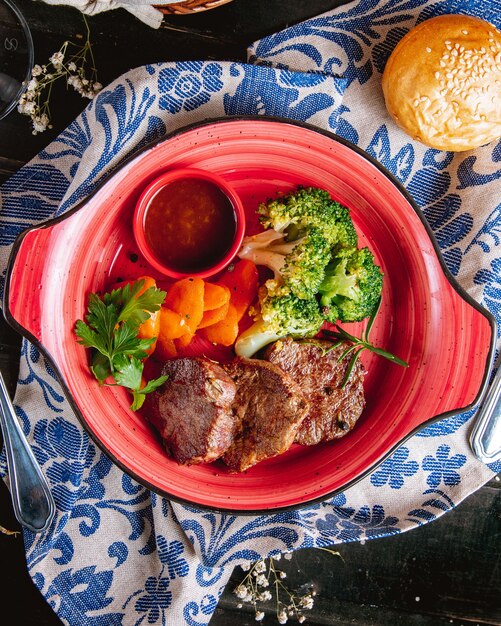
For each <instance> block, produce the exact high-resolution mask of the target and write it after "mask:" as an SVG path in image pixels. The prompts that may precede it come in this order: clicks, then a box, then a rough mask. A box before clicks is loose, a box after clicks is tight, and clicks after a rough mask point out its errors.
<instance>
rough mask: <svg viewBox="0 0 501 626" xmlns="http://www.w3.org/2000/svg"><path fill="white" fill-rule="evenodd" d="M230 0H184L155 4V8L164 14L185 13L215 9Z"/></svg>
mask: <svg viewBox="0 0 501 626" xmlns="http://www.w3.org/2000/svg"><path fill="white" fill-rule="evenodd" d="M231 1H232V0H185V2H176V3H174V4H160V5H156V8H157V9H159V10H160V11H161V12H162V13H165V14H166V15H171V14H175V15H185V14H188V13H199V12H200V11H208V10H209V9H215V8H216V7H220V6H221V5H223V4H227V3H228V2H231Z"/></svg>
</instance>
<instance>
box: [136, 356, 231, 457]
mask: <svg viewBox="0 0 501 626" xmlns="http://www.w3.org/2000/svg"><path fill="white" fill-rule="evenodd" d="M162 374H164V375H166V376H168V379H167V381H166V382H165V383H164V384H163V385H162V386H161V387H160V388H159V389H157V390H156V391H154V392H153V393H151V394H148V395H147V396H146V401H145V404H144V414H145V416H146V418H147V419H148V420H149V421H150V422H151V423H152V424H153V426H155V428H156V429H157V430H158V432H159V434H160V437H161V439H162V442H163V444H164V447H165V449H166V450H167V452H168V453H169V454H170V455H171V456H172V457H173V458H174V459H175V460H176V461H177V462H178V463H180V464H181V465H193V464H198V463H210V462H211V461H215V460H216V459H218V458H219V457H220V456H221V455H222V454H223V453H224V451H225V450H226V449H227V448H228V446H229V445H230V444H231V443H232V441H233V435H234V431H235V427H236V422H235V416H234V414H233V411H232V409H231V405H232V402H233V399H234V397H235V392H236V386H235V383H234V382H233V380H232V379H231V378H230V377H229V376H228V374H227V373H226V372H225V371H224V370H223V368H222V367H220V366H219V365H217V364H216V363H214V362H212V361H209V360H208V359H203V358H180V359H172V360H170V361H167V362H166V363H165V365H164V367H163V369H162Z"/></svg>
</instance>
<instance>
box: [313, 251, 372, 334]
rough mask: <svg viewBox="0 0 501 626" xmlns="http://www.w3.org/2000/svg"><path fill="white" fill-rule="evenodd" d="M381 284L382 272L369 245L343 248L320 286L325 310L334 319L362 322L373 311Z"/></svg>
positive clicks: (328, 317)
mask: <svg viewBox="0 0 501 626" xmlns="http://www.w3.org/2000/svg"><path fill="white" fill-rule="evenodd" d="M382 288H383V274H382V273H381V268H380V267H379V266H378V265H376V264H375V263H374V256H373V254H372V252H371V251H370V250H369V248H361V249H357V248H343V249H340V250H339V251H338V252H337V254H336V256H334V257H333V259H332V261H331V262H330V263H329V265H328V266H327V269H326V273H325V278H324V280H323V281H322V284H321V285H320V287H319V293H320V305H321V307H322V312H323V314H324V316H325V318H326V319H327V320H328V321H331V322H336V321H341V322H359V321H361V320H363V319H365V318H366V317H369V316H370V315H371V313H372V312H373V310H374V307H375V306H376V304H377V302H378V300H379V298H380V296H381V291H382Z"/></svg>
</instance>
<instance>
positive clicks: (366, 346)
mask: <svg viewBox="0 0 501 626" xmlns="http://www.w3.org/2000/svg"><path fill="white" fill-rule="evenodd" d="M380 307H381V298H379V301H378V303H377V306H375V307H374V311H373V312H372V315H371V316H370V318H369V320H368V322H367V326H366V327H365V330H364V331H363V333H362V337H355V335H352V334H350V333H349V332H347V331H346V330H344V328H341V326H339V325H338V324H335V328H336V330H335V331H333V330H329V329H327V328H325V329H324V330H322V333H323V334H324V335H325V336H326V337H327V338H328V339H330V340H331V341H333V343H332V346H330V347H329V348H327V350H325V352H326V353H327V352H329V351H330V350H334V349H335V348H337V347H339V346H340V345H341V344H343V343H345V342H348V343H350V344H351V345H349V346H348V347H347V348H346V349H345V350H343V352H342V353H341V354H340V356H339V358H338V362H341V361H342V360H343V359H344V358H346V357H347V356H348V355H349V354H351V359H350V362H349V364H348V367H347V369H346V373H345V376H344V379H343V382H342V384H341V389H342V388H343V387H345V385H346V383H347V382H348V380H349V378H350V376H351V373H352V371H353V368H354V367H355V363H356V362H357V359H358V357H359V356H360V354H361V352H363V351H364V350H369V351H370V352H374V353H375V354H378V355H379V356H382V357H384V358H385V359H388V361H391V362H392V363H397V364H398V365H402V367H409V364H408V363H407V362H406V361H404V360H403V359H401V358H399V357H398V356H395V355H394V354H392V353H391V352H388V351H387V350H384V349H383V348H379V347H378V346H375V345H373V344H372V343H370V332H371V330H372V327H373V325H374V320H375V319H376V316H377V314H378V313H379V309H380Z"/></svg>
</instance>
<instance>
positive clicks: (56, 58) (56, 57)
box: [49, 51, 64, 70]
mask: <svg viewBox="0 0 501 626" xmlns="http://www.w3.org/2000/svg"><path fill="white" fill-rule="evenodd" d="M49 61H50V62H51V63H52V65H53V66H54V67H55V68H56V70H59V69H61V67H62V66H63V61H64V54H63V53H62V52H61V51H59V52H54V54H53V55H52V56H51V57H49Z"/></svg>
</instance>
